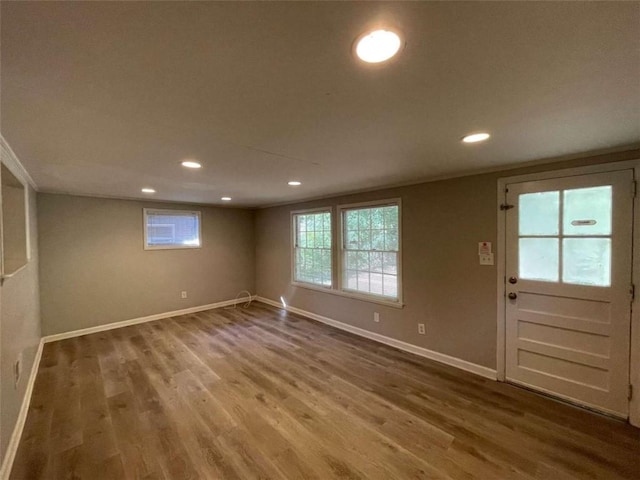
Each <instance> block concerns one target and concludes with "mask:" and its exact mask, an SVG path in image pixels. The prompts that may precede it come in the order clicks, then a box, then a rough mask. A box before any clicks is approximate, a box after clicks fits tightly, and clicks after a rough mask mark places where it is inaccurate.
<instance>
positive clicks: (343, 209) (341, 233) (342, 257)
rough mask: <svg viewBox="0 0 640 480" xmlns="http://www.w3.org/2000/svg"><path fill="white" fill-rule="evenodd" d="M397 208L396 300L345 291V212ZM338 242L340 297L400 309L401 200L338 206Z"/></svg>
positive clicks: (372, 294) (401, 302) (401, 303)
mask: <svg viewBox="0 0 640 480" xmlns="http://www.w3.org/2000/svg"><path fill="white" fill-rule="evenodd" d="M392 205H393V206H397V207H398V265H397V267H398V274H397V278H398V297H397V299H392V298H389V297H385V296H382V295H378V294H375V293H364V292H357V291H354V290H350V289H347V288H346V286H345V285H344V270H345V268H344V262H345V248H344V241H345V238H344V231H345V224H344V212H346V211H347V210H353V209H360V208H376V207H387V206H392ZM338 218H339V221H338V223H339V225H338V227H339V228H338V240H339V242H340V244H339V245H340V247H339V249H338V250H339V253H338V268H337V273H338V289H339V290H340V293H341V294H342V295H345V296H348V297H353V298H358V299H360V300H366V301H370V302H375V303H381V304H384V305H390V306H394V307H402V306H403V300H402V200H401V199H400V198H390V199H386V200H374V201H370V202H361V203H350V204H345V205H338Z"/></svg>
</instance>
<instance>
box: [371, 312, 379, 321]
mask: <svg viewBox="0 0 640 480" xmlns="http://www.w3.org/2000/svg"><path fill="white" fill-rule="evenodd" d="M373 321H374V322H376V323H378V322H379V321H380V314H379V313H378V312H373Z"/></svg>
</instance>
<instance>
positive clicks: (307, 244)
mask: <svg viewBox="0 0 640 480" xmlns="http://www.w3.org/2000/svg"><path fill="white" fill-rule="evenodd" d="M293 222H294V232H295V237H294V266H293V281H294V282H301V283H309V284H312V285H318V286H321V287H326V288H331V287H332V285H333V260H332V258H333V256H332V243H333V238H332V225H331V211H330V210H322V211H312V212H300V213H295V214H294V215H293Z"/></svg>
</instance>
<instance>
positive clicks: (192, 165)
mask: <svg viewBox="0 0 640 480" xmlns="http://www.w3.org/2000/svg"><path fill="white" fill-rule="evenodd" d="M182 166H183V167H187V168H202V165H200V164H199V163H198V162H194V161H193V160H185V161H184V162H182Z"/></svg>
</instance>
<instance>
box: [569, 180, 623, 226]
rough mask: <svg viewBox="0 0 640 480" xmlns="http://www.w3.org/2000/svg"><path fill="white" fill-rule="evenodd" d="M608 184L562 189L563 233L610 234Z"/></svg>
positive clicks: (610, 193)
mask: <svg viewBox="0 0 640 480" xmlns="http://www.w3.org/2000/svg"><path fill="white" fill-rule="evenodd" d="M612 193H613V190H612V188H611V186H610V185H605V186H600V187H590V188H578V189H575V190H565V191H564V219H563V224H564V225H563V231H564V234H565V235H611V205H612Z"/></svg>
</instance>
